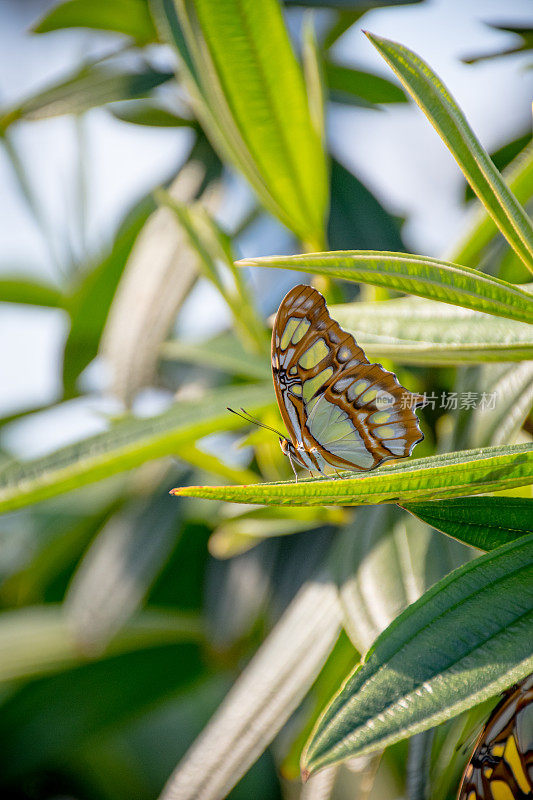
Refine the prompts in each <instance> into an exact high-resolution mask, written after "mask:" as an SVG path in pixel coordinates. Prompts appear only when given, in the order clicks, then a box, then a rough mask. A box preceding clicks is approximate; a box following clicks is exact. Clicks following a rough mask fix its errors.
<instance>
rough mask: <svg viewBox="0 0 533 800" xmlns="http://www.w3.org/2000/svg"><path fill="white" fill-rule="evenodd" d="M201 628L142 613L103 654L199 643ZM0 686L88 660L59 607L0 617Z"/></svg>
mask: <svg viewBox="0 0 533 800" xmlns="http://www.w3.org/2000/svg"><path fill="white" fill-rule="evenodd" d="M203 635H204V634H203V629H202V626H201V622H200V619H199V618H198V616H197V615H196V614H193V613H183V612H182V613H179V614H178V613H176V612H174V611H172V612H170V611H164V612H163V611H162V612H159V611H153V610H152V611H148V612H143V613H142V614H141V615H139V617H137V619H135V620H132V621H130V622H129V623H127V624H126V626H125V627H124V628H123V630H122V631H121V632H120V634H118V635H117V636H116V637H115V639H114V640H113V641H112V642H111V643H110V644H109V645H108V647H107V649H106V654H107V655H111V654H115V655H116V654H118V653H127V652H131V651H133V650H141V649H143V648H146V647H158V646H160V645H162V644H170V643H172V642H179V641H191V640H192V641H201V640H202V639H203ZM0 653H1V658H0V683H4V682H6V681H13V680H21V679H27V678H35V677H40V676H42V675H46V674H49V673H52V672H59V671H61V670H64V669H69V668H72V667H74V666H76V665H77V664H83V663H84V662H85V661H88V660H90V656H89V654H88V653H84V652H83V650H82V649H81V648H80V646H79V641H78V640H77V639H76V637H75V636H74V632H73V631H72V628H71V627H70V625H69V622H68V619H67V616H66V614H65V612H64V609H63V608H62V607H61V606H58V605H55V604H52V603H50V604H48V605H46V606H26V607H25V608H21V609H15V610H11V611H3V612H2V613H0Z"/></svg>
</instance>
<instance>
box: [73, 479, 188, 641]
mask: <svg viewBox="0 0 533 800" xmlns="http://www.w3.org/2000/svg"><path fill="white" fill-rule="evenodd" d="M149 488H150V485H149V483H148V486H147V487H146V489H149ZM169 501H171V498H170V497H168V495H167V496H165V495H163V496H162V495H161V491H156V492H155V493H154V494H153V495H151V496H149V497H148V499H146V497H144V498H141V499H139V500H137V501H136V502H132V503H130V504H129V505H127V506H126V508H124V509H121V510H119V511H118V512H117V513H116V514H114V515H113V516H111V517H110V519H109V520H108V521H107V522H106V524H105V525H104V526H103V528H102V529H101V530H100V531H99V532H98V534H97V535H96V536H95V538H94V540H93V541H92V542H91V544H90V546H89V547H88V549H87V551H86V553H85V554H84V555H83V557H82V559H81V560H80V562H79V563H78V565H77V567H76V569H75V572H74V574H73V576H72V578H71V580H70V583H69V587H68V590H67V594H66V596H65V601H64V607H65V610H66V613H67V615H68V619H69V622H70V625H71V629H72V631H73V633H74V634H75V638H76V639H77V641H78V643H79V644H80V645H81V646H82V648H83V649H84V650H86V651H87V652H89V653H91V652H92V653H100V652H102V650H103V649H104V648H105V646H106V645H107V644H108V643H109V642H110V641H112V639H113V638H114V636H115V635H116V634H117V631H119V630H121V629H122V628H123V627H124V625H126V624H127V623H128V621H129V620H130V619H131V618H132V617H133V615H134V613H135V612H136V611H137V610H138V608H139V607H140V606H141V603H142V601H143V600H144V599H145V598H146V595H147V594H148V591H149V589H150V587H151V586H152V585H153V583H154V581H155V579H156V577H157V575H158V574H159V573H160V572H161V570H162V569H163V566H164V564H165V563H166V562H167V560H168V558H169V555H170V553H171V552H172V550H173V549H174V547H175V545H176V542H177V540H178V538H179V537H180V535H181V531H182V526H181V524H180V523H181V518H182V517H183V508H179V507H178V508H174V509H173V510H172V509H171V507H170V502H169Z"/></svg>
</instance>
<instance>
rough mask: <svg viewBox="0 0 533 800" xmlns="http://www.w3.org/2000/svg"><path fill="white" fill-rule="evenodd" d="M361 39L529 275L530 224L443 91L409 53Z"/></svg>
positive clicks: (381, 41)
mask: <svg viewBox="0 0 533 800" xmlns="http://www.w3.org/2000/svg"><path fill="white" fill-rule="evenodd" d="M367 36H368V38H369V39H370V41H371V42H372V44H373V45H374V46H375V47H376V49H377V50H378V51H379V53H380V54H381V55H382V56H383V58H384V59H385V60H386V61H387V62H388V64H389V65H390V66H391V68H392V69H393V70H394V72H395V73H396V75H397V76H398V77H399V79H400V80H401V82H402V83H403V85H404V86H405V88H406V89H407V90H408V91H409V92H410V94H411V96H412V97H413V98H414V100H416V102H417V103H418V105H419V106H420V108H421V109H422V111H423V112H424V114H425V115H426V116H427V118H428V119H429V121H430V122H431V124H432V125H433V126H434V127H435V129H436V131H437V133H438V134H439V136H440V137H441V139H442V140H443V141H444V143H445V144H446V146H447V147H448V148H449V149H450V152H451V153H452V155H453V157H454V158H455V160H456V161H457V163H458V164H459V166H460V168H461V170H462V171H463V174H464V176H465V178H466V179H467V181H468V182H469V183H470V185H471V187H472V189H473V190H474V192H475V193H476V194H477V196H478V197H479V199H480V200H481V202H482V203H483V205H484V206H485V207H486V209H487V211H488V212H489V214H490V215H491V216H492V218H493V219H494V222H495V223H496V225H497V226H498V228H499V229H500V231H501V232H502V233H503V235H504V236H505V238H506V239H507V241H508V242H509V244H510V245H511V247H513V248H514V250H515V251H516V253H517V255H518V256H519V257H520V258H521V259H522V261H523V262H524V264H526V266H527V267H528V268H529V269H530V270H531V271H533V226H532V225H531V221H530V219H529V217H528V216H527V214H526V212H525V211H524V209H523V208H522V206H521V205H520V203H519V202H518V200H517V199H516V197H515V196H514V195H513V193H512V192H511V190H510V189H509V187H508V186H507V184H506V183H505V181H504V180H503V178H502V176H501V174H500V173H499V172H498V170H497V169H496V167H495V166H494V164H493V162H492V161H491V159H490V156H489V155H488V153H487V152H486V151H485V150H484V149H483V147H482V145H481V143H480V142H479V140H478V139H477V137H476V135H475V133H474V132H473V130H472V129H471V127H470V125H469V124H468V122H467V120H466V117H465V116H464V114H463V112H462V111H461V109H460V108H459V106H458V105H457V103H456V102H455V100H454V98H453V97H452V96H451V94H450V92H449V91H448V89H447V88H446V87H445V86H444V84H443V83H442V82H441V80H440V79H439V78H438V76H437V75H435V74H434V73H433V72H432V70H431V68H430V66H429V65H428V64H426V62H425V61H423V60H422V59H421V58H420V57H419V56H418V55H417V54H416V53H413V51H412V50H409V48H407V47H405V46H404V45H401V44H398V43H397V42H392V41H390V40H389V39H383V38H381V37H379V36H375V35H373V34H370V33H368V34H367Z"/></svg>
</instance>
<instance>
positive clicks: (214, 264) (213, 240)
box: [156, 190, 270, 354]
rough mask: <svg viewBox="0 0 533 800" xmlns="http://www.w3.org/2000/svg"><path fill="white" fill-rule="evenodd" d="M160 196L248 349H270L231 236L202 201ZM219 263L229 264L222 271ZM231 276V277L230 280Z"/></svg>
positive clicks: (165, 193) (157, 195)
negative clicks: (239, 267)
mask: <svg viewBox="0 0 533 800" xmlns="http://www.w3.org/2000/svg"><path fill="white" fill-rule="evenodd" d="M156 199H157V200H158V202H159V203H161V205H163V206H166V207H167V208H169V209H170V210H171V211H172V213H173V214H174V215H175V218H176V222H177V224H179V226H180V228H181V229H182V230H183V231H184V233H185V235H186V237H187V241H188V242H189V245H190V247H191V251H192V254H193V257H195V258H196V260H197V262H198V268H199V270H201V271H202V272H203V274H204V275H205V277H206V278H207V279H208V280H210V281H211V283H213V284H214V286H216V288H217V289H218V290H219V292H220V294H221V295H222V297H223V298H224V300H225V301H226V303H227V304H228V306H229V309H230V311H231V313H232V315H233V319H234V325H235V329H236V331H237V334H238V335H239V338H240V339H241V340H242V342H243V344H244V345H245V347H247V349H249V350H250V351H252V352H255V353H265V354H266V353H267V352H269V351H270V347H269V342H268V338H269V337H267V335H266V331H265V327H264V324H263V322H262V320H261V319H260V317H259V315H258V314H257V312H256V310H255V304H254V301H253V298H252V296H251V295H250V292H249V291H248V287H247V286H246V284H245V282H244V280H243V276H242V273H240V271H239V270H238V269H235V266H234V262H233V258H234V256H233V252H232V246H231V240H230V238H229V237H228V236H227V235H226V234H225V233H224V232H223V231H222V230H221V229H220V228H219V226H218V225H217V223H216V222H215V221H214V220H213V218H212V217H211V216H210V215H209V213H208V212H207V210H206V209H205V208H204V207H202V205H201V204H200V203H198V204H196V205H194V206H193V205H190V204H187V203H183V202H179V201H177V200H176V199H175V198H173V197H172V196H171V195H170V194H169V193H167V192H164V191H162V190H159V191H157V192H156ZM219 265H223V266H224V267H225V268H226V274H225V275H224V273H222V272H221V271H220V269H219ZM228 279H229V280H228Z"/></svg>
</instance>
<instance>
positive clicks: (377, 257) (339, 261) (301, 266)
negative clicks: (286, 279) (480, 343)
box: [237, 250, 533, 322]
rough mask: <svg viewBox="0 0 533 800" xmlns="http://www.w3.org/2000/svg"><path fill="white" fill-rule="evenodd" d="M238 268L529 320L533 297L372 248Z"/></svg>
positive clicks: (470, 272)
mask: <svg viewBox="0 0 533 800" xmlns="http://www.w3.org/2000/svg"><path fill="white" fill-rule="evenodd" d="M237 265H238V266H241V267H275V268H281V269H290V270H296V271H297V272H307V273H308V272H312V273H313V274H315V275H324V276H326V277H328V278H340V279H341V280H345V281H360V282H362V283H371V284H373V285H374V286H386V287H388V288H389V289H396V290H398V291H400V292H408V293H409V294H414V295H418V296H419V297H427V298H429V299H433V300H440V301H441V302H443V303H451V304H453V305H458V306H462V307H463V308H471V309H473V310H475V311H484V312H485V313H487V314H495V315H496V316H500V317H509V318H511V319H515V320H521V321H525V322H531V321H532V320H533V297H532V296H531V294H529V293H528V292H526V291H524V289H521V288H520V287H519V286H516V285H514V284H511V283H507V282H506V281H501V280H499V279H498V278H493V277H492V276H491V275H485V274H484V273H483V272H478V271H477V270H475V269H469V268H468V267H460V266H458V265H457V264H450V263H448V262H445V261H439V260H438V259H436V258H428V257H425V256H416V255H411V254H406V253H385V252H378V251H375V250H352V251H340V252H331V253H306V254H303V255H294V256H262V257H260V258H244V259H242V260H241V261H237Z"/></svg>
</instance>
